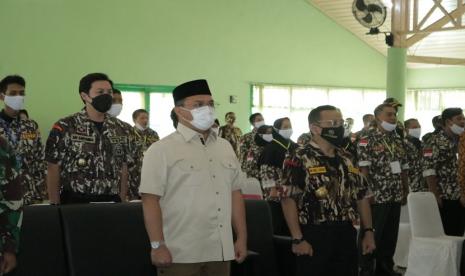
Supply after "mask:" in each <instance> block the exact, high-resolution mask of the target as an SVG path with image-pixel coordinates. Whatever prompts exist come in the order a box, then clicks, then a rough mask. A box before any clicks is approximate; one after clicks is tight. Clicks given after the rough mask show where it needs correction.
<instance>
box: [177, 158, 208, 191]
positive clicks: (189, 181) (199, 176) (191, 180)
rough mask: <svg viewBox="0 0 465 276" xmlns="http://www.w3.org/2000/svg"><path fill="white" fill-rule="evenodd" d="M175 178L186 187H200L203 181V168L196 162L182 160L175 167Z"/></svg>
mask: <svg viewBox="0 0 465 276" xmlns="http://www.w3.org/2000/svg"><path fill="white" fill-rule="evenodd" d="M174 166H175V168H176V170H175V174H176V178H177V179H179V180H180V181H181V182H182V183H183V185H186V186H200V184H202V182H204V181H205V177H204V171H205V168H204V167H203V166H202V163H200V162H199V161H197V160H193V159H183V160H180V161H179V162H177V163H176V164H175V165H174Z"/></svg>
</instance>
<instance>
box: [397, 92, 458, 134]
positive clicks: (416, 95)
mask: <svg viewBox="0 0 465 276" xmlns="http://www.w3.org/2000/svg"><path fill="white" fill-rule="evenodd" d="M448 107H460V108H462V109H465V89H463V88H462V89H410V90H408V91H407V95H406V100H405V116H404V117H405V119H409V118H416V119H418V121H419V122H420V125H421V128H422V135H424V134H426V133H427V132H431V131H433V130H434V128H433V125H432V123H431V120H432V118H433V117H434V116H437V115H440V114H441V112H442V111H443V110H444V109H445V108H448Z"/></svg>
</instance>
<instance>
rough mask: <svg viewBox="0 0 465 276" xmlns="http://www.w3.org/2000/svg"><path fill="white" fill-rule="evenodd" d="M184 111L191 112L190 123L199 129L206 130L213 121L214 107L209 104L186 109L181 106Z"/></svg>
mask: <svg viewBox="0 0 465 276" xmlns="http://www.w3.org/2000/svg"><path fill="white" fill-rule="evenodd" d="M181 108H182V107H181ZM182 109H184V110H186V111H190V113H191V114H192V118H193V119H192V121H190V123H191V125H192V126H194V127H195V128H197V129H200V130H207V129H209V128H210V127H211V126H212V125H213V123H215V118H216V117H215V109H214V108H213V107H210V106H202V107H199V108H196V109H192V110H189V109H186V108H182Z"/></svg>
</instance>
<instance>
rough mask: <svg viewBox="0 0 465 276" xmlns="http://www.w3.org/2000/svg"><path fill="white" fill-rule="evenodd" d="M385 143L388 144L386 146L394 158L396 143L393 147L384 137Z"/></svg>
mask: <svg viewBox="0 0 465 276" xmlns="http://www.w3.org/2000/svg"><path fill="white" fill-rule="evenodd" d="M383 143H384V145H385V146H386V148H387V149H388V151H389V153H390V154H391V157H392V158H394V150H395V147H396V146H395V145H392V147H391V146H389V145H388V143H387V142H386V140H385V139H384V138H383Z"/></svg>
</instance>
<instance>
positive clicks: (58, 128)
mask: <svg viewBox="0 0 465 276" xmlns="http://www.w3.org/2000/svg"><path fill="white" fill-rule="evenodd" d="M52 129H56V130H58V131H63V128H62V127H61V126H60V125H59V124H54V125H53V126H52Z"/></svg>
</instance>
